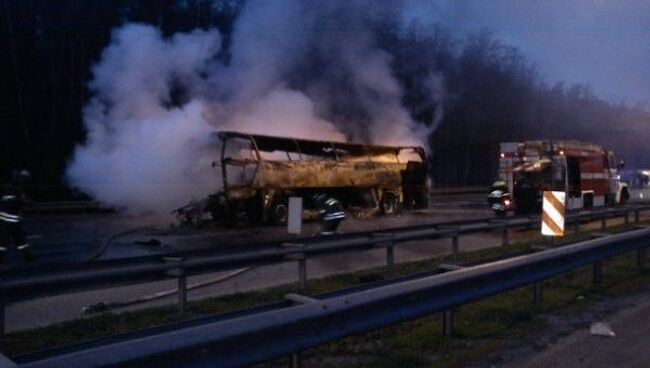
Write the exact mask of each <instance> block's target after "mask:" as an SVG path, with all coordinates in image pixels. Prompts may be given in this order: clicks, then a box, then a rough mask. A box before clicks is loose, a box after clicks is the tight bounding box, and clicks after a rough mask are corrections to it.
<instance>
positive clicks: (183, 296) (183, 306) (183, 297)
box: [178, 269, 187, 316]
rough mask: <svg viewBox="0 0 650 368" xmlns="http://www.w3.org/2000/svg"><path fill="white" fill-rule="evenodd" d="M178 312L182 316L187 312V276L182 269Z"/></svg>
mask: <svg viewBox="0 0 650 368" xmlns="http://www.w3.org/2000/svg"><path fill="white" fill-rule="evenodd" d="M178 311H179V312H180V314H181V316H184V315H185V313H186V312H187V276H185V272H183V270H182V269H181V270H180V275H179V276H178Z"/></svg>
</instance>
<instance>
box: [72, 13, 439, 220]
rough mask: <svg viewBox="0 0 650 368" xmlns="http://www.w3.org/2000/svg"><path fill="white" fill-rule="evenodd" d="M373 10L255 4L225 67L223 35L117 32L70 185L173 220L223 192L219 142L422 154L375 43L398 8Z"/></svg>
mask: <svg viewBox="0 0 650 368" xmlns="http://www.w3.org/2000/svg"><path fill="white" fill-rule="evenodd" d="M370 5H371V4H368V2H366V1H351V2H338V1H336V2H335V1H332V2H329V1H327V2H316V1H314V2H310V1H301V0H286V1H280V0H278V1H250V2H248V4H247V5H246V7H245V8H244V9H243V11H242V13H241V15H240V16H239V18H238V20H237V21H236V23H235V27H234V30H233V34H232V40H231V41H232V42H231V46H230V49H229V50H227V51H228V52H227V54H229V57H228V58H223V57H217V55H219V54H220V52H221V51H224V50H221V37H220V34H219V32H218V31H217V30H207V31H206V30H197V31H194V32H191V33H182V34H176V35H174V36H173V37H170V38H164V37H162V35H161V33H160V31H159V30H157V29H156V28H155V27H152V26H149V25H142V24H126V25H124V26H122V27H120V28H119V29H116V30H115V31H114V34H113V39H112V42H111V44H110V45H109V46H108V47H107V48H106V49H105V50H104V52H103V54H102V57H101V60H100V61H99V62H98V63H97V65H95V67H94V68H93V80H92V81H91V82H90V89H91V91H92V92H93V95H94V98H93V99H92V100H91V101H90V102H89V103H88V105H87V106H86V108H85V110H84V124H85V126H86V129H87V139H86V142H85V144H84V145H82V146H79V147H77V149H76V151H75V155H74V157H73V159H72V161H71V163H70V165H69V168H68V172H67V175H68V179H69V181H70V182H71V184H72V185H74V186H77V187H79V188H81V189H82V190H84V191H87V192H88V193H90V194H91V195H92V196H93V197H94V198H96V199H97V200H99V201H101V202H104V203H107V204H110V205H113V206H118V207H124V208H126V209H128V210H129V211H130V212H132V213H146V212H150V213H169V211H171V210H172V209H174V208H176V207H179V206H181V205H183V204H185V203H187V201H188V200H190V199H197V198H201V197H204V196H205V195H207V194H209V193H211V192H215V191H216V190H217V189H218V187H219V184H220V183H219V181H218V178H217V176H216V173H215V170H214V169H212V168H211V167H210V164H211V162H212V161H214V160H216V159H217V157H218V154H217V150H216V147H215V142H212V141H210V133H211V132H214V131H218V130H236V131H243V132H250V133H259V134H269V135H279V136H293V137H301V138H314V139H332V140H354V141H366V142H372V143H377V144H399V145H411V144H418V145H422V144H424V142H425V141H426V136H427V134H428V131H427V130H426V128H424V127H423V126H422V125H420V124H417V123H416V122H414V121H413V120H412V119H411V117H410V115H409V113H408V112H407V111H406V110H405V109H404V108H403V107H402V105H401V102H400V100H401V97H402V90H401V87H400V85H399V83H398V81H397V80H396V78H395V77H394V76H393V74H392V72H391V62H392V58H391V55H390V54H388V53H387V52H386V51H384V50H382V49H381V48H379V47H378V46H377V44H376V40H375V38H374V32H373V27H374V25H376V24H377V23H378V22H380V21H381V20H383V19H385V18H386V17H388V16H390V15H391V14H394V13H395V12H396V11H399V7H396V6H393V5H391V6H386V7H384V8H387V9H383V10H382V11H375V12H373V11H369V9H370V8H372V7H371V6H370ZM222 54H223V53H222Z"/></svg>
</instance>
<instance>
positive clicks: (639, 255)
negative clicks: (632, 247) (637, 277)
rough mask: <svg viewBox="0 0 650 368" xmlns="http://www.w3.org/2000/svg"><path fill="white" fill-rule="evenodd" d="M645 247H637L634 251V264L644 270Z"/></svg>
mask: <svg viewBox="0 0 650 368" xmlns="http://www.w3.org/2000/svg"><path fill="white" fill-rule="evenodd" d="M645 260H646V248H641V249H637V251H636V264H637V266H638V267H639V270H641V271H643V270H645Z"/></svg>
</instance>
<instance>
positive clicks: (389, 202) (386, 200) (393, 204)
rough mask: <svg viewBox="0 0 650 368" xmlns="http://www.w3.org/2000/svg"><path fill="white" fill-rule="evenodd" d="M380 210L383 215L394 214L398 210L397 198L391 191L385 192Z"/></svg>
mask: <svg viewBox="0 0 650 368" xmlns="http://www.w3.org/2000/svg"><path fill="white" fill-rule="evenodd" d="M381 212H382V213H383V214H384V215H394V214H396V213H398V212H399V200H398V199H397V197H396V196H395V195H394V194H393V193H385V194H384V197H383V198H382V199H381Z"/></svg>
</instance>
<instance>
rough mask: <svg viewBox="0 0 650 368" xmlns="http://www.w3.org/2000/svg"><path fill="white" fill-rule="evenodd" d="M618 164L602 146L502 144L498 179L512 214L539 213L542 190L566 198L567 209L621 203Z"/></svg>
mask: <svg viewBox="0 0 650 368" xmlns="http://www.w3.org/2000/svg"><path fill="white" fill-rule="evenodd" d="M622 166H623V164H622V162H621V164H617V162H616V158H615V156H614V153H613V152H611V151H607V150H605V149H603V148H602V147H601V146H599V145H596V144H593V143H587V142H580V141H569V140H553V141H551V140H539V141H526V142H509V143H501V153H500V160H499V175H500V176H501V178H503V180H504V181H505V182H506V185H507V188H508V190H509V192H510V193H511V194H512V201H511V204H510V208H509V209H511V210H515V212H517V213H530V212H537V211H540V210H541V198H542V192H543V191H545V190H555V191H563V192H566V193H567V203H566V206H567V209H580V208H590V207H594V206H607V205H614V204H620V203H625V202H626V201H627V200H628V199H629V197H630V196H629V191H628V188H627V184H625V183H623V182H621V181H620V170H621V169H622Z"/></svg>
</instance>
